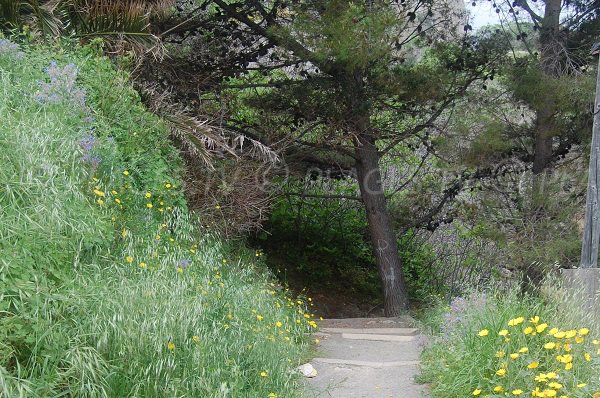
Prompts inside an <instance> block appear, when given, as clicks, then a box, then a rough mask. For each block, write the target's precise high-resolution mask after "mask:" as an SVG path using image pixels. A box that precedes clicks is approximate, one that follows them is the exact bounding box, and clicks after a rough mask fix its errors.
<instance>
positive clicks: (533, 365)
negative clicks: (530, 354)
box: [527, 362, 540, 369]
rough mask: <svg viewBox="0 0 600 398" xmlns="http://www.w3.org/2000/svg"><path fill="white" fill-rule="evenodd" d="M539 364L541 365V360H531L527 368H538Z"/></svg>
mask: <svg viewBox="0 0 600 398" xmlns="http://www.w3.org/2000/svg"><path fill="white" fill-rule="evenodd" d="M538 366H540V363H539V362H531V363H530V364H529V365H527V368H528V369H535V368H537V367H538Z"/></svg>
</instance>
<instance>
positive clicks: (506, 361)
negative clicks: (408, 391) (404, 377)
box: [421, 291, 600, 398]
mask: <svg viewBox="0 0 600 398" xmlns="http://www.w3.org/2000/svg"><path fill="white" fill-rule="evenodd" d="M572 307H573V303H572V302H571V300H570V299H569V298H568V297H566V296H564V295H562V296H561V295H558V296H555V299H554V300H542V299H540V298H536V297H532V296H519V295H518V294H517V293H515V292H513V291H509V292H506V291H496V292H493V293H490V294H473V295H471V296H470V297H468V298H467V299H463V298H456V299H454V300H453V301H452V303H451V305H450V307H449V308H447V309H446V311H444V313H443V314H444V315H443V316H442V317H438V318H437V319H438V321H439V325H440V327H439V329H438V330H439V331H440V334H439V335H438V336H437V337H436V338H435V339H434V342H433V344H432V345H431V347H429V348H428V349H427V350H426V351H425V352H424V354H423V374H422V376H421V378H422V381H428V382H431V383H432V396H433V397H436V398H442V397H448V398H450V397H470V396H486V397H490V398H491V397H504V396H533V397H555V396H556V397H591V396H596V395H595V394H600V393H599V392H598V391H599V388H600V378H599V377H598V370H599V367H600V360H599V356H598V354H600V352H599V351H598V348H599V347H598V344H600V342H599V341H598V340H595V339H594V337H593V336H596V337H597V332H598V331H597V330H595V329H592V326H591V325H592V322H591V320H590V319H588V318H586V317H585V316H583V315H580V314H578V312H577V311H574V310H573V308H572Z"/></svg>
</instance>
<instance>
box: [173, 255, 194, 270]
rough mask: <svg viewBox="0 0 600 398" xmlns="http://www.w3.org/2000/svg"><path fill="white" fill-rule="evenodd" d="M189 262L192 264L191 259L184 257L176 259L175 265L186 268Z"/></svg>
mask: <svg viewBox="0 0 600 398" xmlns="http://www.w3.org/2000/svg"><path fill="white" fill-rule="evenodd" d="M191 264H192V260H190V259H189V258H184V259H181V260H178V261H177V266H178V267H180V268H183V269H186V268H187V267H189V266H190V265H191Z"/></svg>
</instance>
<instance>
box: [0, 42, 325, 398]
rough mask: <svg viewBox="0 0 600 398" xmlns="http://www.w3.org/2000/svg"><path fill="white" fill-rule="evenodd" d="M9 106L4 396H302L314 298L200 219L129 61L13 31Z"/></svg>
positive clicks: (1, 314)
mask: <svg viewBox="0 0 600 398" xmlns="http://www.w3.org/2000/svg"><path fill="white" fill-rule="evenodd" d="M0 119H1V120H2V123H1V124H0V163H1V164H2V167H0V396H2V397H53V396H69V397H134V396H135V397H142V396H143V397H175V396H187V397H192V396H198V397H277V396H279V397H294V396H297V391H298V379H297V376H296V375H295V374H294V372H290V369H293V368H294V367H295V366H296V365H297V364H298V362H299V361H300V360H301V359H303V358H304V357H305V356H306V355H307V346H308V345H307V340H306V338H305V333H306V332H307V331H308V330H310V329H313V328H314V327H315V326H316V325H315V323H314V321H313V320H311V319H310V318H309V319H307V318H306V317H305V316H304V314H305V312H306V307H307V305H306V302H305V301H304V300H301V299H299V300H292V299H291V298H290V297H288V295H287V294H286V292H285V291H283V289H281V288H280V287H278V286H277V285H275V284H274V283H273V282H272V281H271V279H270V276H269V274H268V273H267V272H266V269H265V268H264V266H263V264H262V263H261V258H260V257H259V256H258V255H256V254H255V253H254V252H250V251H249V250H247V249H244V248H241V247H238V246H236V245H233V244H226V243H224V242H222V241H220V240H218V239H216V238H214V237H211V236H210V234H208V233H206V231H201V230H200V229H199V228H198V227H197V226H196V225H198V223H197V222H196V220H194V215H193V214H192V213H191V212H189V211H188V210H187V208H186V201H185V197H184V195H183V193H182V192H183V191H182V187H183V183H182V173H183V172H182V167H183V164H182V161H181V159H180V158H179V156H178V153H177V151H176V150H175V148H174V147H173V146H172V145H171V144H170V141H169V140H168V129H167V128H166V127H165V126H164V125H163V123H162V122H161V120H160V119H159V118H157V117H156V116H153V115H152V114H150V113H148V112H147V111H146V110H145V109H144V107H143V106H142V104H141V103H140V99H139V96H138V95H137V93H136V92H135V91H134V90H133V89H132V88H131V86H130V84H129V82H128V76H127V75H126V74H125V73H123V72H121V71H116V70H115V69H114V67H113V66H112V64H111V63H110V61H109V60H108V59H106V58H104V57H102V56H100V55H99V52H98V51H97V50H95V49H93V48H92V47H87V48H79V47H77V46H75V45H72V44H70V43H68V42H65V43H62V44H61V45H56V46H48V45H46V46H44V47H41V46H29V45H21V46H16V45H15V44H14V43H13V42H9V41H8V40H5V39H2V40H0Z"/></svg>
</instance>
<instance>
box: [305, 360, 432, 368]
mask: <svg viewBox="0 0 600 398" xmlns="http://www.w3.org/2000/svg"><path fill="white" fill-rule="evenodd" d="M313 362H316V363H328V364H333V365H347V366H364V367H369V368H393V367H397V366H414V365H419V364H420V363H421V362H420V361H359V360H352V359H336V358H314V359H313Z"/></svg>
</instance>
